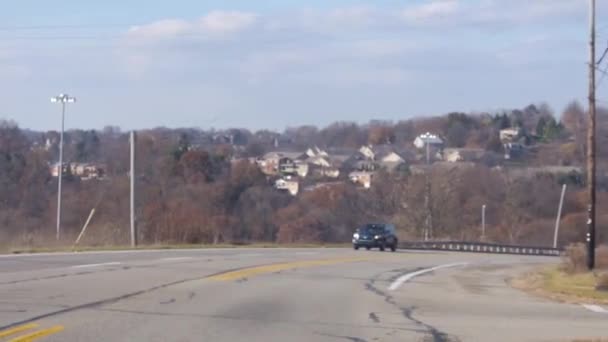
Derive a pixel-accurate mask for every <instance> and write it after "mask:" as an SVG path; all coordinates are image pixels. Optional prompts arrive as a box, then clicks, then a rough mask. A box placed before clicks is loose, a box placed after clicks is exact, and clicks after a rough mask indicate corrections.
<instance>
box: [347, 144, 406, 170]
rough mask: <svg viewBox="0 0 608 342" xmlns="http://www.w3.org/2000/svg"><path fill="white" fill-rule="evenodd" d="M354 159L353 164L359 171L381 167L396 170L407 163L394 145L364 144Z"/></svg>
mask: <svg viewBox="0 0 608 342" xmlns="http://www.w3.org/2000/svg"><path fill="white" fill-rule="evenodd" d="M354 159H355V161H354V162H352V165H353V166H354V169H355V170H358V171H375V170H377V169H380V168H385V169H387V170H389V171H394V170H396V169H397V168H398V167H399V166H401V165H402V164H404V163H405V159H404V158H403V157H402V156H401V155H400V154H399V153H398V152H397V151H396V150H395V147H394V146H392V145H376V146H372V145H366V146H362V147H361V148H360V149H359V151H358V152H357V154H356V155H355V157H354Z"/></svg>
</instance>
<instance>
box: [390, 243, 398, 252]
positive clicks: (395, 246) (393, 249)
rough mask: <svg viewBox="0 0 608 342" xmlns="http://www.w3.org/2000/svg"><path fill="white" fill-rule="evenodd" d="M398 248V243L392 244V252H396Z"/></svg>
mask: <svg viewBox="0 0 608 342" xmlns="http://www.w3.org/2000/svg"><path fill="white" fill-rule="evenodd" d="M396 250H397V245H396V244H395V245H391V252H394V251H396Z"/></svg>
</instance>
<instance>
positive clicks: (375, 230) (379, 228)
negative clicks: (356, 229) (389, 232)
mask: <svg viewBox="0 0 608 342" xmlns="http://www.w3.org/2000/svg"><path fill="white" fill-rule="evenodd" d="M360 231H361V233H368V234H381V233H384V225H381V224H368V225H366V226H363V228H361V229H360Z"/></svg>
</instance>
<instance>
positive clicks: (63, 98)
mask: <svg viewBox="0 0 608 342" xmlns="http://www.w3.org/2000/svg"><path fill="white" fill-rule="evenodd" d="M51 102H53V103H61V135H60V138H59V168H58V170H57V171H58V172H57V173H58V174H57V176H58V179H59V181H58V183H57V236H56V237H57V240H59V238H60V236H61V180H62V178H63V132H64V130H65V107H66V104H67V103H74V102H76V99H75V98H73V97H70V96H69V95H67V94H59V95H58V96H55V97H52V98H51Z"/></svg>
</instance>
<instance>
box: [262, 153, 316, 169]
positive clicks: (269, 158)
mask: <svg viewBox="0 0 608 342" xmlns="http://www.w3.org/2000/svg"><path fill="white" fill-rule="evenodd" d="M303 156H305V154H303V153H301V152H279V151H274V152H268V153H266V154H265V155H264V156H263V157H261V158H259V159H258V160H257V161H256V163H257V164H258V166H259V167H260V170H262V172H263V173H264V174H267V175H276V174H278V173H279V162H280V160H281V159H283V160H285V159H284V158H288V159H289V160H292V161H295V160H301V159H302V158H303Z"/></svg>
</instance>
